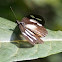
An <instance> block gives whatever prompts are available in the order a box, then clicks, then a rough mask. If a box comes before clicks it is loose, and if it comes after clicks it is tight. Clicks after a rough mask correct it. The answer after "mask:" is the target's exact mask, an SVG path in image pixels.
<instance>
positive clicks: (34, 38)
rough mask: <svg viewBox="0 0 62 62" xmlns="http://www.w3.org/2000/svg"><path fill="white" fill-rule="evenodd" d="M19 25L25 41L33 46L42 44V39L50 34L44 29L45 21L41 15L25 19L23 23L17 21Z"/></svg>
mask: <svg viewBox="0 0 62 62" xmlns="http://www.w3.org/2000/svg"><path fill="white" fill-rule="evenodd" d="M38 17H39V18H38ZM17 24H18V26H19V29H20V31H21V32H22V34H23V36H24V37H25V39H26V40H27V41H28V42H29V43H31V44H32V45H35V44H37V43H39V44H42V43H43V42H44V41H43V40H42V39H41V38H42V37H45V36H46V35H47V34H48V32H47V30H46V28H44V24H45V21H44V19H43V17H40V16H39V15H29V16H27V17H24V18H23V19H22V20H21V22H19V21H18V20H17Z"/></svg>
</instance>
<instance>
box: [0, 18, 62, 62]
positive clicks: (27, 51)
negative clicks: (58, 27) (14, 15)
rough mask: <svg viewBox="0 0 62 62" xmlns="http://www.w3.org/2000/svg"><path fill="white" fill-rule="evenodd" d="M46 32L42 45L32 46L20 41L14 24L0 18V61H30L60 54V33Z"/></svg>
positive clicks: (61, 49)
mask: <svg viewBox="0 0 62 62" xmlns="http://www.w3.org/2000/svg"><path fill="white" fill-rule="evenodd" d="M47 31H48V35H47V36H46V37H44V38H42V39H43V41H44V43H43V44H36V45H35V46H32V45H31V44H29V43H28V42H25V41H22V40H21V39H24V38H23V37H22V36H21V33H20V30H19V28H18V26H17V24H16V23H14V22H12V21H10V20H7V19H4V18H1V17H0V61H1V62H11V61H22V60H31V59H37V58H43V57H47V56H49V55H52V54H56V53H59V52H62V31H52V30H49V29H47Z"/></svg>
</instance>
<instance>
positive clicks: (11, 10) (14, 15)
mask: <svg viewBox="0 0 62 62" xmlns="http://www.w3.org/2000/svg"><path fill="white" fill-rule="evenodd" d="M10 9H11V11H12V13H13V14H14V16H15V19H16V20H17V17H16V15H15V12H14V11H13V9H12V7H11V6H10Z"/></svg>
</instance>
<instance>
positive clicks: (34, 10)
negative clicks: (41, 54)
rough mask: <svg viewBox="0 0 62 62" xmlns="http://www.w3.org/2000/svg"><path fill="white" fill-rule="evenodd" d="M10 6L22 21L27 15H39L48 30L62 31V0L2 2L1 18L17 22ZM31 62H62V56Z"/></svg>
mask: <svg viewBox="0 0 62 62" xmlns="http://www.w3.org/2000/svg"><path fill="white" fill-rule="evenodd" d="M10 6H11V7H12V9H13V11H14V12H15V14H16V17H17V19H18V20H20V21H21V20H22V18H23V17H24V16H26V15H29V14H37V15H41V16H42V17H43V18H44V20H45V27H46V28H47V29H50V30H62V0H0V17H3V18H6V19H9V20H11V21H13V22H15V21H16V19H15V17H14V15H13V13H12V11H11V9H10ZM24 62H29V61H24ZM30 62H62V54H61V53H60V54H56V55H52V56H49V57H47V58H43V59H37V60H32V61H30Z"/></svg>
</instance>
